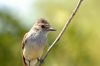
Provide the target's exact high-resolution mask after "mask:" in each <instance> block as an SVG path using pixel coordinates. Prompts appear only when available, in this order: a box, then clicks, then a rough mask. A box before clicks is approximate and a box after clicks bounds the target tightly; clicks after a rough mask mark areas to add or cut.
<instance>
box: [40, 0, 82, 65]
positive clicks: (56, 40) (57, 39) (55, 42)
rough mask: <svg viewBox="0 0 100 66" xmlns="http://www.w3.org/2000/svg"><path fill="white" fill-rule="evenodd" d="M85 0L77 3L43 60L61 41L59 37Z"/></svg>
mask: <svg viewBox="0 0 100 66" xmlns="http://www.w3.org/2000/svg"><path fill="white" fill-rule="evenodd" d="M82 1H83V0H79V1H78V4H77V5H76V7H75V9H74V11H73V12H72V14H71V15H70V17H69V19H68V20H67V22H66V24H65V25H64V27H63V29H62V30H61V32H60V33H59V35H58V36H57V38H56V39H55V41H54V42H53V43H52V45H51V46H50V47H49V48H48V50H47V52H46V54H45V55H44V56H43V58H41V59H42V61H44V60H45V59H46V57H47V55H48V54H49V52H50V51H51V50H52V48H53V47H54V45H56V44H57V42H58V41H59V39H60V38H61V37H62V35H63V34H64V32H65V31H66V29H67V27H68V25H69V24H70V22H71V20H72V19H73V17H74V16H75V14H76V12H77V11H78V9H79V7H80V5H81V3H82ZM42 64H43V62H40V63H39V64H38V66H41V65H42Z"/></svg>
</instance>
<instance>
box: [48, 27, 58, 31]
mask: <svg viewBox="0 0 100 66" xmlns="http://www.w3.org/2000/svg"><path fill="white" fill-rule="evenodd" d="M48 31H56V30H55V29H54V28H52V27H50V28H49V29H48Z"/></svg>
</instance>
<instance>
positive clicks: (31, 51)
mask: <svg viewBox="0 0 100 66" xmlns="http://www.w3.org/2000/svg"><path fill="white" fill-rule="evenodd" d="M46 39H47V38H46V37H45V36H38V35H37V36H35V37H34V36H31V37H30V38H28V39H27V42H26V44H25V47H24V50H23V55H24V56H25V57H26V58H28V59H32V58H37V57H38V56H41V54H42V52H43V49H44V46H45V43H46Z"/></svg>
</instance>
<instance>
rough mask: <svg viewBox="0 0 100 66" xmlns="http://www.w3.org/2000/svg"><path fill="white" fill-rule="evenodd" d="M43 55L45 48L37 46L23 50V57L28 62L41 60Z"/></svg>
mask: <svg viewBox="0 0 100 66" xmlns="http://www.w3.org/2000/svg"><path fill="white" fill-rule="evenodd" d="M42 53H43V48H42V47H41V48H40V47H36V46H27V47H25V48H24V50H23V55H24V57H25V58H26V59H28V60H32V59H36V58H39V57H40V56H41V55H42Z"/></svg>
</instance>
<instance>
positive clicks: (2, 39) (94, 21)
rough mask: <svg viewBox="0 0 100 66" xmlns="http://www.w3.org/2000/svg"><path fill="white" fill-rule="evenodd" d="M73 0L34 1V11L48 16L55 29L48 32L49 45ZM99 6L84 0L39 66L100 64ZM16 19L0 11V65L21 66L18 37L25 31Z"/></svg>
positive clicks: (61, 24)
mask: <svg viewBox="0 0 100 66" xmlns="http://www.w3.org/2000/svg"><path fill="white" fill-rule="evenodd" d="M77 1H78V0H76V1H75V0H63V1H61V0H41V1H40V0H37V1H36V4H35V7H36V9H37V10H38V13H37V14H38V15H40V16H42V17H44V18H46V19H48V21H49V22H50V23H51V24H52V25H53V26H54V27H55V28H56V29H57V31H56V32H53V33H49V37H48V38H49V39H48V43H49V44H51V43H52V42H53V41H54V39H55V38H56V36H57V35H58V34H59V32H60V30H61V29H62V27H63V26H64V24H65V22H66V20H67V19H68V17H69V16H70V14H71V13H72V10H73V9H74V7H75V5H76V4H77ZM99 6H100V1H99V0H84V2H83V3H82V5H81V7H80V8H79V11H78V12H77V14H76V15H75V17H74V19H73V20H72V22H71V24H70V25H69V27H68V28H67V31H66V32H65V33H64V35H63V36H62V38H61V39H60V41H59V42H58V43H57V45H56V46H55V47H54V48H53V49H52V51H51V52H50V54H49V55H48V57H47V58H46V60H45V63H44V64H43V66H100V26H99V25H100V22H99V21H100V7H99ZM33 16H34V15H33ZM20 22H21V20H19V19H18V18H17V17H16V15H15V16H12V15H11V12H10V13H9V11H8V10H4V11H0V66H13V65H14V66H22V60H21V40H22V38H23V35H24V34H25V32H27V31H28V30H27V29H26V28H25V27H24V26H23V25H21V24H20ZM30 28H31V27H30ZM51 36H52V37H51Z"/></svg>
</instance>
